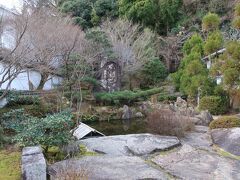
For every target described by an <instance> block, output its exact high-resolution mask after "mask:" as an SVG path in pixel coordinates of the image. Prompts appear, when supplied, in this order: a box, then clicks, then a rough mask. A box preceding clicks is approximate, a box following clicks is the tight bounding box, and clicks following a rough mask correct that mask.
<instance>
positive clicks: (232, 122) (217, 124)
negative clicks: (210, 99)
mask: <svg viewBox="0 0 240 180" xmlns="http://www.w3.org/2000/svg"><path fill="white" fill-rule="evenodd" d="M209 127H210V128H211V129H217V128H233V127H240V119H239V118H237V117H235V116H223V117H220V118H218V119H216V120H213V121H212V122H211V123H210V125H209Z"/></svg>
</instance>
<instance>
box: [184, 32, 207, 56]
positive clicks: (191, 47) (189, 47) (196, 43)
mask: <svg viewBox="0 0 240 180" xmlns="http://www.w3.org/2000/svg"><path fill="white" fill-rule="evenodd" d="M203 45H204V42H203V39H202V37H201V36H200V35H199V34H197V33H195V34H193V35H192V36H191V38H189V39H188V40H187V41H186V42H185V43H184V45H183V53H184V55H190V54H192V53H199V54H200V55H202V54H203Z"/></svg>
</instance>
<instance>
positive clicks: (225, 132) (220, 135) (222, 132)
mask: <svg viewBox="0 0 240 180" xmlns="http://www.w3.org/2000/svg"><path fill="white" fill-rule="evenodd" d="M211 135H212V139H213V143H214V144H216V145H218V146H219V147H220V148H222V149H224V150H225V151H228V152H230V153H232V154H234V155H237V156H240V128H231V129H213V130H212V131H211Z"/></svg>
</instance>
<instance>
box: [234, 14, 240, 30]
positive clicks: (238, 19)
mask: <svg viewBox="0 0 240 180" xmlns="http://www.w3.org/2000/svg"><path fill="white" fill-rule="evenodd" d="M232 25H233V27H235V28H236V29H240V16H238V17H235V18H234V19H233V22H232Z"/></svg>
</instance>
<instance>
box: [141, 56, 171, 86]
mask: <svg viewBox="0 0 240 180" xmlns="http://www.w3.org/2000/svg"><path fill="white" fill-rule="evenodd" d="M143 74H144V78H145V81H146V82H147V83H146V84H148V85H154V84H156V83H159V82H161V81H163V80H164V79H165V78H166V77H167V70H166V67H165V66H164V64H163V63H162V62H161V61H160V59H159V58H154V59H152V60H150V61H149V62H147V63H146V64H145V65H144V68H143Z"/></svg>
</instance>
